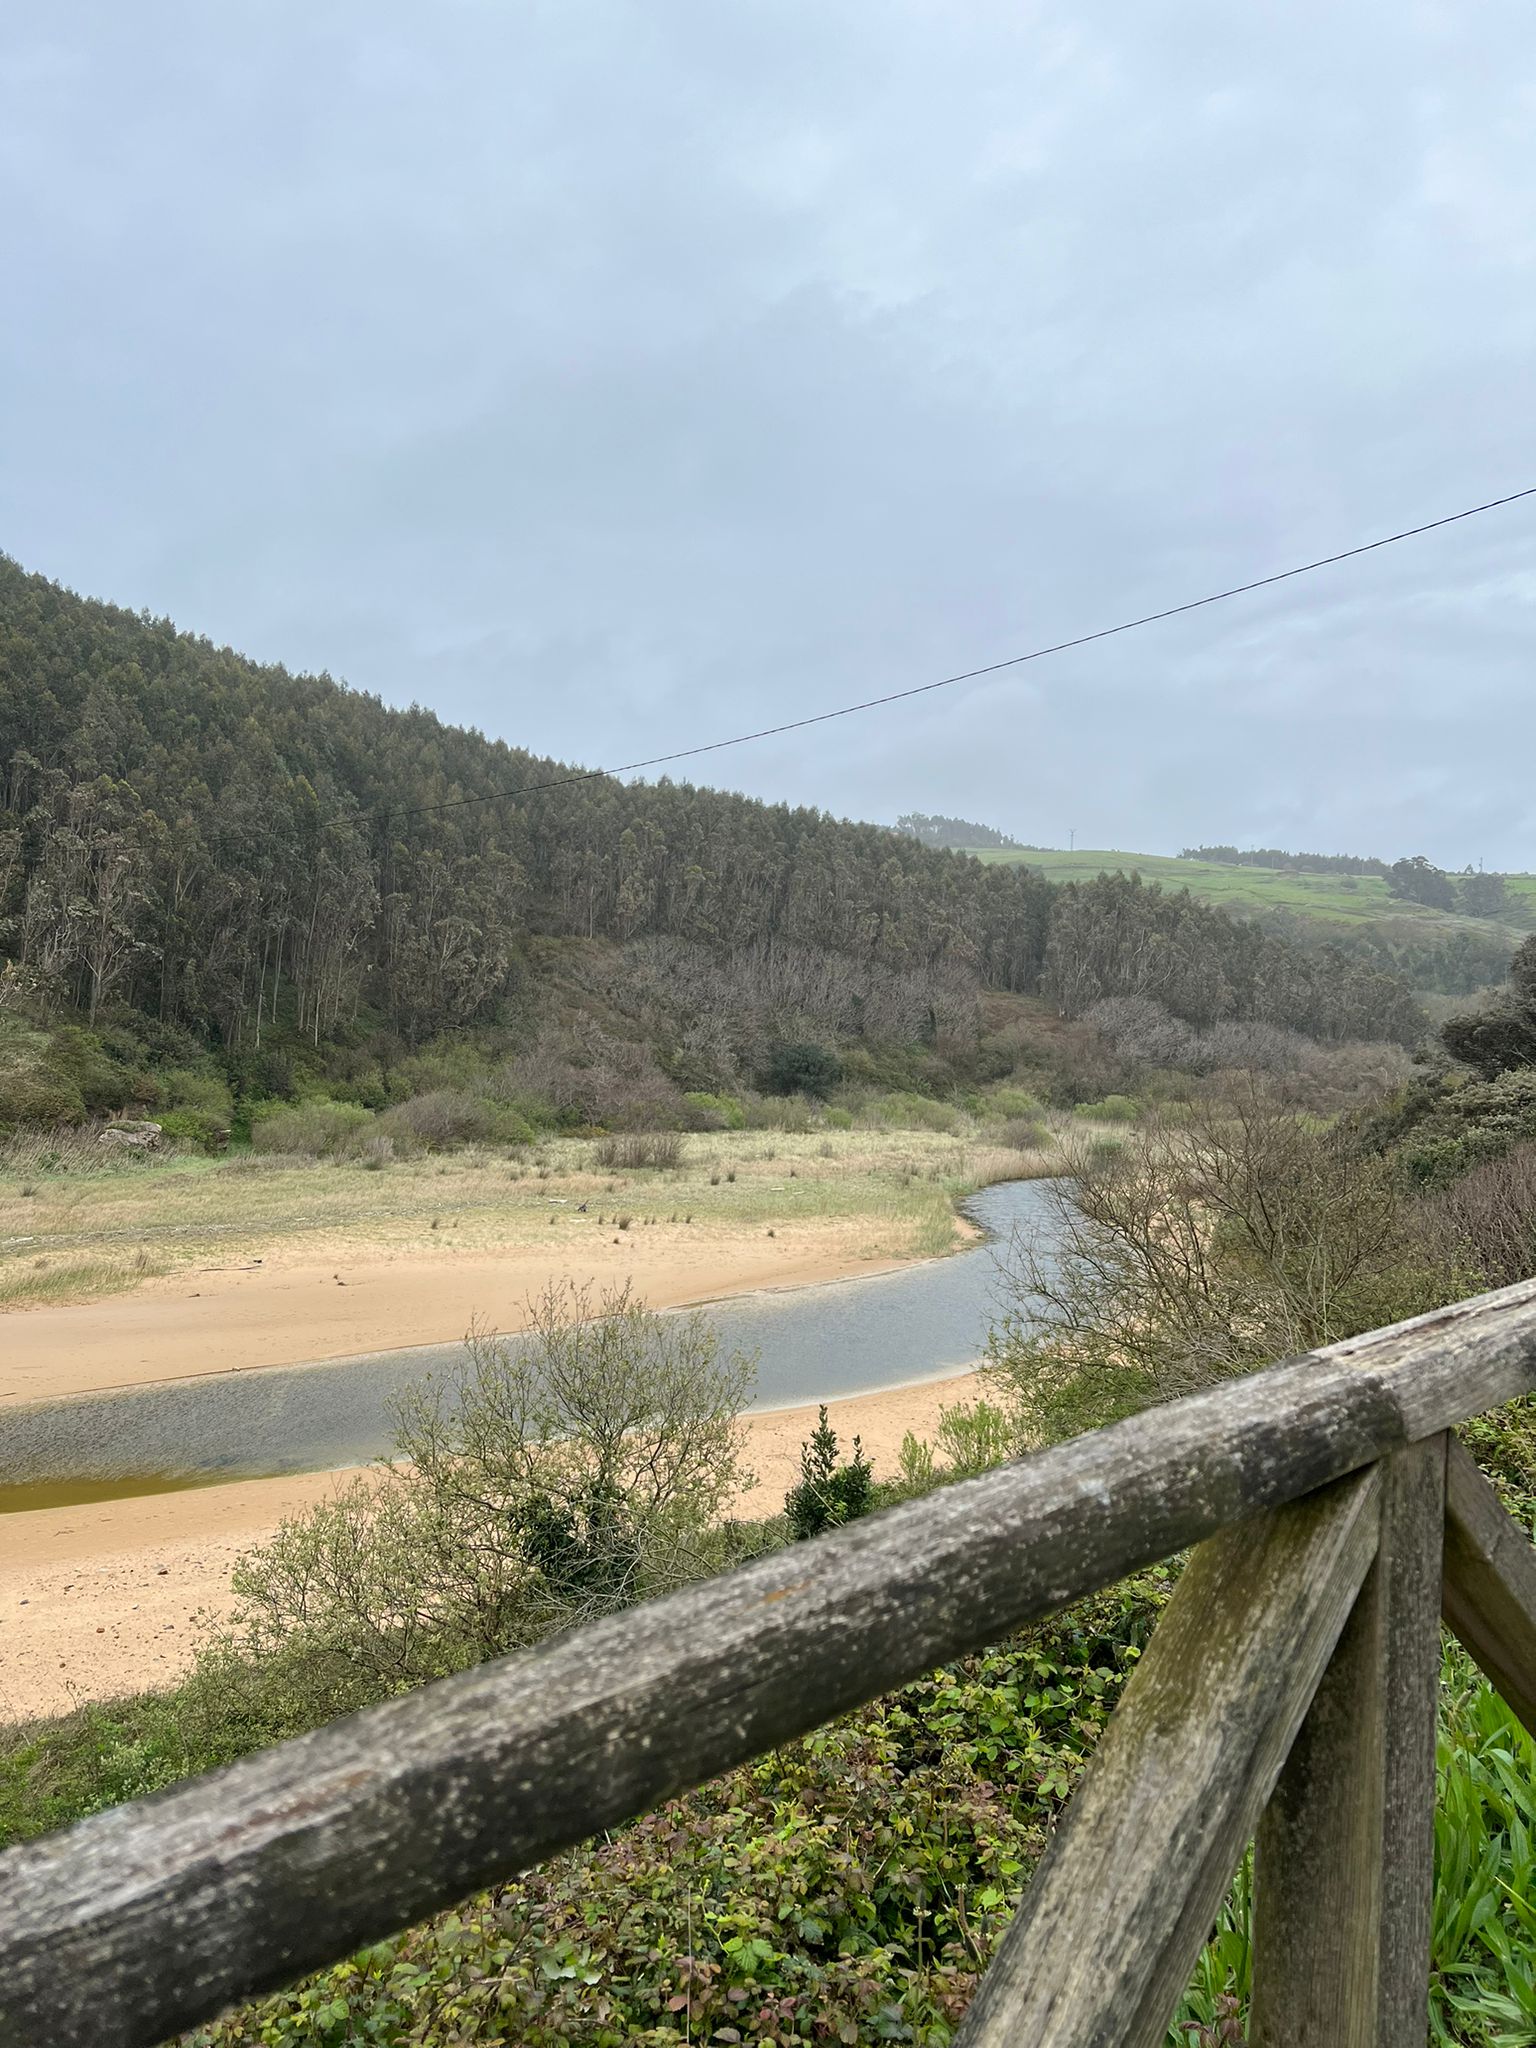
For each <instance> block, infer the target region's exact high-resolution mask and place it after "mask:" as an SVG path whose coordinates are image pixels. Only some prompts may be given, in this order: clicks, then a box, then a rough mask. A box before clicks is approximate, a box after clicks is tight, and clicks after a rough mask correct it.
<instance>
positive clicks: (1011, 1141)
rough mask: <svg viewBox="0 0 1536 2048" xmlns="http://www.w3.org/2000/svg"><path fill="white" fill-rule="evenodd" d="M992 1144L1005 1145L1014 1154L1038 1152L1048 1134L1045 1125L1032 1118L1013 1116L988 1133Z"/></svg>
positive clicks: (1046, 1139)
mask: <svg viewBox="0 0 1536 2048" xmlns="http://www.w3.org/2000/svg"><path fill="white" fill-rule="evenodd" d="M989 1136H991V1138H992V1139H993V1141H994V1143H996V1144H999V1145H1006V1146H1008V1148H1009V1149H1010V1150H1011V1151H1014V1152H1038V1151H1039V1149H1040V1147H1041V1146H1042V1145H1044V1144H1045V1143H1046V1142H1047V1141H1048V1139H1049V1137H1050V1133H1049V1131H1047V1129H1046V1127H1045V1125H1044V1124H1043V1123H1040V1122H1039V1121H1038V1120H1037V1119H1036V1118H1034V1117H1027V1116H1013V1117H1010V1118H1009V1119H1008V1121H1007V1123H1005V1124H1001V1125H999V1127H998V1129H997V1130H996V1131H994V1132H991V1133H989Z"/></svg>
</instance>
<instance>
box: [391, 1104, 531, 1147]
mask: <svg viewBox="0 0 1536 2048" xmlns="http://www.w3.org/2000/svg"><path fill="white" fill-rule="evenodd" d="M378 1127H379V1132H380V1134H381V1135H382V1136H384V1137H387V1138H390V1139H392V1140H393V1141H394V1142H395V1144H396V1145H397V1146H399V1147H400V1149H401V1150H403V1151H427V1152H447V1151H451V1150H452V1149H453V1147H454V1146H455V1145H473V1144H477V1143H481V1142H483V1141H484V1140H486V1139H488V1138H495V1139H498V1140H500V1141H502V1142H504V1143H506V1144H512V1145H527V1144H529V1143H531V1142H532V1139H533V1132H532V1131H531V1130H530V1129H529V1128H528V1125H527V1124H526V1123H525V1122H524V1121H523V1119H522V1118H521V1117H520V1116H519V1115H518V1113H517V1111H516V1110H515V1109H512V1108H511V1107H509V1106H508V1105H506V1104H503V1103H499V1102H492V1101H490V1100H489V1099H488V1098H487V1097H485V1096H483V1095H471V1094H470V1093H469V1092H468V1091H467V1090H465V1089H462V1088H434V1089H433V1090H432V1091H431V1093H430V1094H427V1095H413V1096H411V1097H410V1098H409V1100H408V1101H405V1102H397V1103H396V1104H395V1106H394V1108H393V1109H387V1110H385V1112H384V1114H383V1115H382V1116H381V1117H380V1118H379V1126H378Z"/></svg>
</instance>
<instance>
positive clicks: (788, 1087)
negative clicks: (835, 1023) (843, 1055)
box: [763, 1041, 843, 1095]
mask: <svg viewBox="0 0 1536 2048" xmlns="http://www.w3.org/2000/svg"><path fill="white" fill-rule="evenodd" d="M842 1073H843V1065H842V1061H841V1060H840V1059H839V1058H838V1056H837V1054H836V1053H835V1052H834V1051H833V1050H832V1048H831V1047H830V1046H827V1045H816V1044H813V1043H809V1042H806V1041H800V1042H797V1043H795V1044H791V1045H781V1046H779V1047H778V1049H777V1050H776V1051H775V1053H774V1054H773V1057H772V1058H771V1059H770V1060H769V1062H768V1066H767V1069H766V1071H765V1072H764V1075H763V1086H764V1087H765V1088H766V1089H767V1090H768V1092H769V1093H770V1094H771V1095H829V1094H830V1093H831V1092H832V1090H833V1089H834V1088H835V1087H836V1086H837V1084H838V1082H839V1081H840V1080H841V1079H842Z"/></svg>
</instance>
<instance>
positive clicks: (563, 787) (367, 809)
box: [0, 558, 1422, 1049]
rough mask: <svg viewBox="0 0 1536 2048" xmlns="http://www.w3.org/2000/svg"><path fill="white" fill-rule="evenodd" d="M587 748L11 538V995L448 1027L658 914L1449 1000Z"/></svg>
mask: <svg viewBox="0 0 1536 2048" xmlns="http://www.w3.org/2000/svg"><path fill="white" fill-rule="evenodd" d="M571 774H572V771H570V770H569V769H565V768H562V766H561V765H560V764H558V763H555V762H551V761H545V760H539V759H536V758H535V757H533V756H531V755H529V754H527V753H524V752H522V751H520V750H518V749H516V748H513V747H509V746H507V745H505V744H503V743H502V742H499V741H492V740H488V739H486V738H485V737H484V736H483V735H482V734H480V733H477V732H474V731H469V730H463V729H459V728H455V727H452V726H447V725H444V724H443V723H442V722H441V721H440V720H439V719H438V718H436V717H435V716H434V715H433V714H432V713H431V712H429V711H426V710H423V709H421V708H419V707H412V708H411V709H409V710H405V711H395V710H391V709H388V708H386V707H385V706H384V705H383V704H382V703H381V701H380V700H379V699H378V698H376V697H373V696H370V695H367V694H365V693H364V692H361V691H357V690H351V689H347V688H345V687H343V686H341V685H339V684H337V683H335V682H334V681H332V679H331V678H330V677H328V676H324V675H321V676H295V675H291V674H289V673H288V672H287V671H286V670H285V669H282V668H280V667H271V666H262V665H259V664H257V663H254V662H251V661H248V660H246V659H244V658H243V657H241V656H239V655H237V654H234V653H232V652H231V651H230V650H228V649H221V648H217V647H215V646H213V645H212V644H211V643H210V642H208V641H206V640H202V639H198V638H195V637H193V636H190V635H187V634H179V633H177V632H176V631H175V630H174V628H173V627H172V626H171V625H170V623H169V622H168V621H166V620H158V619H153V618H150V617H148V616H147V615H145V616H140V615H135V614H133V613H130V612H127V611H123V610H120V609H116V608H113V607H110V606H107V605H102V604H97V603H93V602H88V601H84V600H82V599H80V598H77V597H75V596H73V595H72V594H70V593H68V592H66V591H64V590H62V589H60V588H58V587H57V586H56V585H53V584H51V583H48V582H47V581H45V580H44V579H43V578H41V577H36V576H29V575H27V574H25V573H24V572H23V571H22V570H21V569H20V568H19V567H17V565H16V564H14V563H12V562H10V561H8V560H5V559H4V558H0V920H3V923H0V957H3V959H4V963H5V964H4V981H3V983H0V1002H4V1003H8V1004H10V1005H11V1006H13V1007H24V1006H29V1005H30V1006H32V1007H34V1008H35V1007H39V1006H40V1007H42V1008H45V1009H46V1008H48V1007H50V1006H51V1007H52V1008H53V1009H54V1010H55V1012H56V1013H57V1011H58V1010H60V1009H62V1008H64V1007H67V1006H69V1005H76V1006H78V1007H79V1009H80V1010H81V1011H83V1012H84V1013H85V1014H86V1016H87V1017H89V1018H92V1019H94V1018H95V1017H97V1016H99V1015H100V1013H101V1012H102V1010H103V1009H104V1008H107V1007H111V1006H117V1007H119V1008H122V1007H131V1008H133V1009H135V1010H137V1011H140V1012H143V1013H146V1014H149V1015H151V1016H156V1017H159V1018H163V1019H165V1020H167V1021H170V1022H175V1023H178V1024H180V1025H183V1026H187V1027H190V1028H192V1029H195V1030H197V1031H199V1032H202V1033H204V1034H206V1035H207V1036H208V1037H209V1038H211V1039H213V1040H216V1041H217V1042H219V1043H221V1044H223V1045H224V1046H226V1047H229V1048H235V1049H241V1048H248V1047H251V1046H254V1045H259V1043H260V1041H261V1036H262V1033H263V1031H264V1030H267V1029H269V1028H270V1027H271V1026H272V1025H273V1023H274V1022H281V1023H282V1024H283V1026H284V1028H285V1029H288V1030H293V1029H298V1030H300V1031H302V1032H303V1033H304V1034H305V1036H307V1037H309V1038H311V1039H313V1040H315V1041H317V1042H318V1041H320V1040H322V1039H324V1038H325V1037H326V1035H327V1034H328V1033H331V1032H334V1031H335V1030H336V1029H337V1027H338V1026H341V1025H344V1024H347V1023H349V1022H350V1021H351V1020H354V1019H356V1018H357V1017H358V1016H359V1015H360V1014H364V1013H365V1014H366V1015H367V1016H368V1017H369V1018H370V1019H372V1020H373V1021H374V1022H376V1023H377V1024H379V1025H382V1026H387V1027H388V1028H389V1029H391V1030H393V1031H395V1032H397V1033H398V1034H399V1035H400V1036H401V1037H403V1038H404V1039H406V1040H407V1041H420V1040H421V1039H423V1038H425V1037H428V1036H430V1035H432V1034H435V1033H439V1032H442V1031H444V1030H451V1029H454V1028H456V1027H460V1026H463V1025H466V1024H469V1023H472V1022H476V1021H484V1020H488V1019H493V1018H494V1017H495V1016H496V1015H497V1014H498V1012H499V1011H500V1009H501V1007H502V1006H503V1005H504V1004H505V1003H506V1002H507V1001H508V999H509V998H510V997H512V996H514V995H515V994H516V993H517V991H518V987H519V984H520V982H521V981H522V979H523V978H524V976H525V975H526V973H527V967H526V964H525V963H526V961H527V958H528V951H529V942H530V940H532V939H534V938H538V937H543V936H553V937H557V938H558V937H571V936H581V937H587V938H606V939H612V940H619V941H631V940H634V939H637V938H640V937H645V936H660V937H666V938H671V939H675V940H680V941H684V942H687V943H688V944H690V945H693V946H696V947H699V948H703V949H706V950H708V951H710V952H713V953H716V954H720V955H730V954H737V955H739V954H741V953H742V952H743V951H744V950H745V949H749V948H762V947H763V946H765V945H768V946H772V945H778V944H782V945H785V946H789V947H793V948H796V949H800V950H802V951H803V950H810V951H815V952H821V953H826V954H832V955H837V956H841V957H843V958H845V959H848V960H852V961H855V962H858V963H861V964H862V965H864V966H867V967H868V968H869V969H870V970H871V971H876V970H888V971H890V972H892V973H896V974H899V975H907V976H910V975H911V974H913V973H918V974H923V973H928V974H932V975H934V976H935V978H936V979H938V980H942V981H945V982H946V983H947V982H949V981H951V980H952V978H953V976H954V974H956V973H964V974H967V975H969V976H971V977H972V978H973V979H974V980H979V981H980V982H982V983H985V984H986V985H989V986H992V987H995V988H1000V989H1008V990H1016V991H1024V992H1035V991H1044V992H1045V993H1048V994H1050V995H1051V996H1053V997H1054V998H1055V999H1056V1001H1057V1003H1058V1005H1059V1007H1060V1008H1061V1009H1062V1010H1063V1011H1065V1012H1066V1013H1067V1014H1069V1015H1077V1014H1080V1012H1081V1011H1082V1010H1083V1009H1085V1008H1086V1007H1087V1006H1088V1005H1089V1004H1091V1003H1092V1002H1095V1001H1097V1000H1099V999H1101V998H1102V997H1105V996H1113V995H1134V994H1150V995H1153V996H1155V997H1156V998H1157V1000H1159V1001H1161V1002H1163V1003H1164V1004H1165V1005H1166V1006H1167V1007H1168V1008H1169V1009H1170V1010H1172V1011H1174V1012H1175V1013H1176V1014H1178V1015H1185V1016H1188V1017H1189V1018H1190V1019H1191V1021H1193V1022H1195V1023H1197V1024H1204V1023H1206V1022H1208V1021H1210V1020H1212V1019H1214V1018H1217V1017H1222V1016H1234V1017H1248V1016H1257V1017H1264V1018H1267V1019H1270V1020H1271V1021H1274V1022H1276V1023H1280V1024H1284V1025H1287V1026H1290V1027H1292V1028H1294V1029H1297V1030H1302V1031H1307V1032H1311V1033H1313V1034H1315V1035H1318V1036H1324V1037H1337V1036H1368V1037H1395V1038H1404V1039H1406V1038H1411V1037H1414V1036H1416V1035H1417V1034H1418V1032H1419V1031H1420V1029H1421V1028H1422V1020H1421V1019H1420V1018H1419V1016H1418V1013H1417V1011H1416V1010H1415V1008H1414V1006H1413V1004H1412V1002H1411V1000H1410V999H1409V997H1408V995H1407V992H1406V990H1405V989H1404V988H1403V987H1402V986H1401V984H1399V983H1397V982H1395V981H1394V980H1393V979H1392V978H1391V977H1390V976H1387V975H1384V974H1381V973H1379V972H1377V971H1375V969H1374V968H1373V967H1371V966H1366V965H1360V964H1357V963H1355V962H1352V961H1349V960H1347V959H1345V958H1344V957H1343V956H1342V955H1340V956H1329V955H1327V954H1321V955H1319V954H1316V953H1305V952H1302V951H1301V950H1299V949H1297V948H1295V947H1293V946H1289V945H1287V944H1286V943H1285V942H1284V941H1282V940H1280V939H1277V938H1275V937H1273V936H1270V935H1266V934H1264V933H1262V932H1260V931H1258V930H1257V929H1256V928H1254V927H1252V926H1247V925H1242V924H1238V923H1234V922H1233V921H1232V920H1231V919H1230V918H1228V917H1226V916H1225V915H1224V914H1223V913H1221V912H1218V911H1215V910H1210V909H1206V908H1204V907H1202V906H1200V905H1198V904H1196V903H1194V902H1193V901H1192V900H1191V899H1190V898H1189V897H1187V896H1186V895H1182V894H1181V895H1165V894H1164V893H1163V892H1161V891H1160V890H1158V889H1157V888H1155V887H1152V886H1149V885H1145V884H1142V883H1139V882H1136V881H1134V880H1127V879H1126V878H1123V877H1109V878H1101V879H1100V880H1099V881H1098V882H1095V883H1092V884H1087V885H1077V886H1073V887H1071V888H1068V889H1064V890H1058V889H1054V888H1052V887H1051V886H1050V885H1049V884H1047V883H1046V882H1045V881H1044V880H1042V879H1041V878H1040V877H1039V876H1038V875H1034V874H1031V873H1029V872H1027V871H1025V870H1021V869H1019V868H1015V867H1008V866H997V867H992V866H984V865H982V864H981V863H979V862H977V861H974V860H971V859H968V858H966V857H965V855H964V854H961V853H955V852H950V851H945V850H940V849H935V848H931V847H928V846H925V845H923V844H921V843H920V842H919V841H918V840H917V839H915V838H913V837H912V836H911V835H910V834H909V833H902V832H893V831H890V830H888V829H885V828H882V827H879V826H873V825H860V824H850V823H847V822H844V821H841V820H838V819H835V818H833V817H830V816H828V815H826V814H824V813H821V812H818V811H814V810H805V809H791V808H790V807H788V806H786V805H771V804H765V803H760V802H756V801H753V800H749V799H748V798H745V797H741V796H735V795H731V794H728V793H724V792H720V791H716V790H705V789H697V788H693V787H691V786H689V785H686V784H681V783H675V782H672V781H669V780H666V779H663V780H661V781H659V782H656V783H641V784H634V785H625V784H622V783H620V782H617V781H615V780H613V779H612V778H610V777H606V776H593V777H589V778H585V779H575V780H573V779H571ZM543 784H556V785H558V786H554V787H540V786H539V785H543ZM503 792H510V794H502V793H503Z"/></svg>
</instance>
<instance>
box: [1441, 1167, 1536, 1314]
mask: <svg viewBox="0 0 1536 2048" xmlns="http://www.w3.org/2000/svg"><path fill="white" fill-rule="evenodd" d="M1423 1215H1424V1220H1425V1224H1426V1227H1427V1229H1428V1230H1429V1232H1430V1234H1431V1237H1432V1240H1433V1241H1434V1242H1435V1243H1437V1244H1438V1246H1439V1247H1440V1249H1441V1252H1442V1256H1445V1255H1450V1256H1452V1257H1454V1256H1455V1255H1456V1254H1457V1253H1460V1254H1462V1255H1464V1256H1465V1257H1467V1258H1469V1259H1470V1260H1472V1261H1474V1262H1475V1263H1476V1265H1477V1267H1478V1268H1479V1270H1480V1271H1481V1272H1482V1274H1483V1275H1484V1277H1485V1278H1486V1280H1487V1282H1488V1285H1489V1286H1490V1287H1512V1286H1513V1285H1514V1284H1515V1282H1516V1281H1517V1280H1529V1279H1530V1278H1531V1277H1532V1275H1533V1274H1536V1145H1517V1146H1516V1147H1515V1148H1514V1150H1513V1151H1511V1152H1506V1153H1505V1155H1504V1157H1503V1158H1502V1159H1490V1160H1488V1161H1487V1162H1486V1164H1484V1165H1482V1166H1475V1167H1474V1168H1473V1169H1472V1171H1471V1172H1470V1173H1468V1174H1464V1175H1463V1176H1462V1178H1461V1179H1460V1180H1458V1181H1456V1182H1455V1183H1454V1184H1453V1185H1452V1186H1451V1187H1449V1188H1447V1189H1446V1190H1445V1192H1444V1193H1443V1194H1440V1195H1435V1196H1433V1197H1431V1198H1430V1199H1429V1200H1427V1201H1426V1202H1425V1203H1424V1204H1423Z"/></svg>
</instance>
